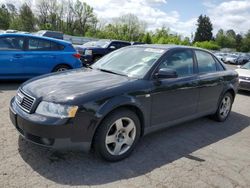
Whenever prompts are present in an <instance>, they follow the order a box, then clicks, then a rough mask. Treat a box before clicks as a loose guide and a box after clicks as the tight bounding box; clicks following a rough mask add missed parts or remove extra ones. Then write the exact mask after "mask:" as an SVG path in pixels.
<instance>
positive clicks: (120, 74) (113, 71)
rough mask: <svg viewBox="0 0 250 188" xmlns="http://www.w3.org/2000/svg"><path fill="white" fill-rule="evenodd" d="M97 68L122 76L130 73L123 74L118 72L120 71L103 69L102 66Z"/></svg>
mask: <svg viewBox="0 0 250 188" xmlns="http://www.w3.org/2000/svg"><path fill="white" fill-rule="evenodd" d="M97 70H100V71H102V72H107V73H112V74H117V75H120V76H128V75H126V74H123V73H118V72H115V71H112V70H107V69H102V68H97Z"/></svg>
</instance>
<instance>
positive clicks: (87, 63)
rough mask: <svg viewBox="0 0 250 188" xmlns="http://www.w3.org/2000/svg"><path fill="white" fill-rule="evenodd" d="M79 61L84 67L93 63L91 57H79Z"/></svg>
mask: <svg viewBox="0 0 250 188" xmlns="http://www.w3.org/2000/svg"><path fill="white" fill-rule="evenodd" d="M80 59H81V61H82V63H84V64H85V65H91V64H93V63H94V59H93V56H92V55H81V58H80Z"/></svg>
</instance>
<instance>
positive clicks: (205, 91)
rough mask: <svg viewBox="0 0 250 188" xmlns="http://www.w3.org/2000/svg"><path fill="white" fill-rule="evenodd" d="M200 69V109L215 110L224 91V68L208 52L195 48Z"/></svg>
mask: <svg viewBox="0 0 250 188" xmlns="http://www.w3.org/2000/svg"><path fill="white" fill-rule="evenodd" d="M195 54H196V59H197V63H198V69H199V88H200V97H199V105H198V111H199V112H203V113H210V112H214V111H215V110H216V109H217V105H218V101H219V97H220V95H221V93H222V91H223V74H221V71H223V69H222V68H221V67H219V65H217V61H216V59H215V58H214V57H213V56H212V55H211V54H210V53H208V52H205V51H202V50H195Z"/></svg>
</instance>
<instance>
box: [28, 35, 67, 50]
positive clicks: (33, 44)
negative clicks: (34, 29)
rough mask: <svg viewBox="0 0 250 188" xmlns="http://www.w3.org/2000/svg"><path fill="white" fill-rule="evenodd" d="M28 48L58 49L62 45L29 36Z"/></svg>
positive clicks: (62, 47) (61, 47)
mask: <svg viewBox="0 0 250 188" xmlns="http://www.w3.org/2000/svg"><path fill="white" fill-rule="evenodd" d="M28 49H29V50H32V51H60V50H63V49H64V46H63V45H60V44H57V43H55V42H51V41H48V40H42V39H35V38H31V39H29V43H28Z"/></svg>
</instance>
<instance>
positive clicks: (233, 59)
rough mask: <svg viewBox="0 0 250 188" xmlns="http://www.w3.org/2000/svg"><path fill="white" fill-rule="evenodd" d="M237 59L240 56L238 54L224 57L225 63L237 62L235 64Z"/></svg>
mask: <svg viewBox="0 0 250 188" xmlns="http://www.w3.org/2000/svg"><path fill="white" fill-rule="evenodd" d="M237 59H238V56H237V55H234V54H228V55H227V56H225V58H224V63H228V64H235V65H236V61H237Z"/></svg>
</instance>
